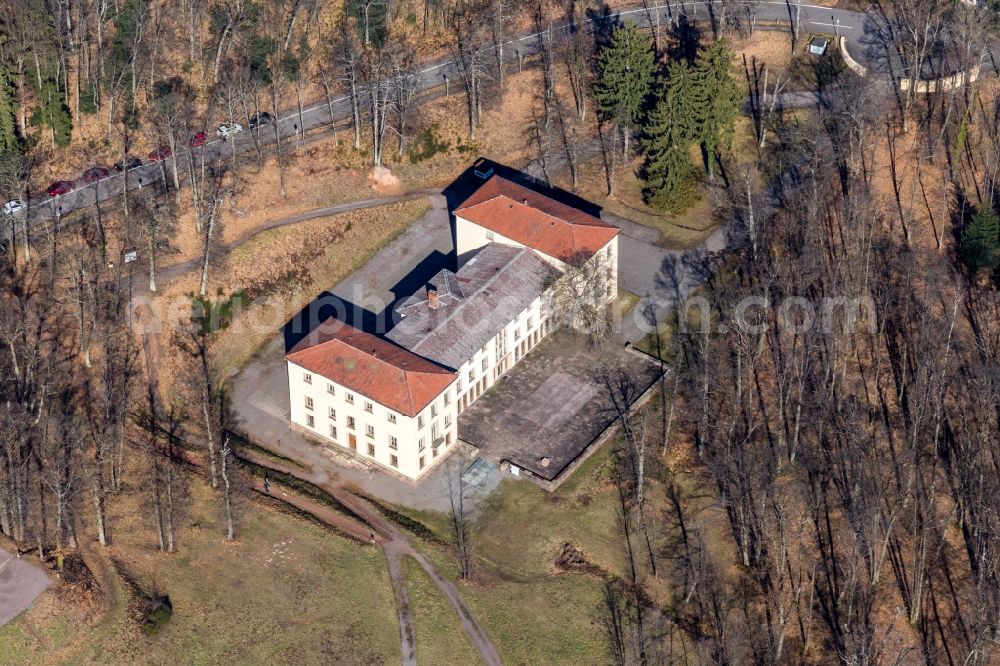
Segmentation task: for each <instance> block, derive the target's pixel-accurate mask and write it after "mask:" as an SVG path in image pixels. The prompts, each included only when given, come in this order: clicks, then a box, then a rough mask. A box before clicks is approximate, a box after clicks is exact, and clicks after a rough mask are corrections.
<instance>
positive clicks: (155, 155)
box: [146, 146, 174, 162]
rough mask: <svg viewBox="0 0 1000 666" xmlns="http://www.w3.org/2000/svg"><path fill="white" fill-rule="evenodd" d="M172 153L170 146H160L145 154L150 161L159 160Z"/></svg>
mask: <svg viewBox="0 0 1000 666" xmlns="http://www.w3.org/2000/svg"><path fill="white" fill-rule="evenodd" d="M173 154H174V152H173V151H172V150H170V146H160V147H159V148H157V149H156V150H154V151H153V152H151V153H150V154H149V155H146V157H148V158H149V160H150V161H151V162H159V161H160V160H165V159H167V158H168V157H170V156H171V155H173Z"/></svg>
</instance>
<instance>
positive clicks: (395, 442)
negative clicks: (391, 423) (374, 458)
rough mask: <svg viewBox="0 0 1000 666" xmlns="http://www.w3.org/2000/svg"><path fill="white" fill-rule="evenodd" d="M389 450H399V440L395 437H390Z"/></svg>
mask: <svg viewBox="0 0 1000 666" xmlns="http://www.w3.org/2000/svg"><path fill="white" fill-rule="evenodd" d="M389 448H390V449H392V450H393V451H395V450H397V449H398V448H399V440H398V439H396V436H395V435H390V436H389Z"/></svg>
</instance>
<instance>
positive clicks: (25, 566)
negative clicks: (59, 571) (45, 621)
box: [0, 549, 51, 661]
mask: <svg viewBox="0 0 1000 666" xmlns="http://www.w3.org/2000/svg"><path fill="white" fill-rule="evenodd" d="M50 582H51V581H50V580H49V577H48V575H47V574H46V573H45V572H44V571H43V570H42V569H41V568H39V567H37V566H35V565H34V564H29V563H28V561H27V560H22V559H19V558H16V557H14V556H13V555H12V554H10V553H8V552H7V551H6V550H2V549H0V627H2V626H3V625H5V624H7V623H8V622H10V621H11V620H13V619H14V618H15V617H17V616H18V615H19V614H20V613H21V611H23V610H24V609H25V608H27V607H28V606H30V605H31V604H32V602H33V601H34V600H35V599H36V598H37V597H38V595H39V594H41V593H42V592H43V591H44V590H45V588H47V587H48V586H49V584H50ZM0 661H2V658H0Z"/></svg>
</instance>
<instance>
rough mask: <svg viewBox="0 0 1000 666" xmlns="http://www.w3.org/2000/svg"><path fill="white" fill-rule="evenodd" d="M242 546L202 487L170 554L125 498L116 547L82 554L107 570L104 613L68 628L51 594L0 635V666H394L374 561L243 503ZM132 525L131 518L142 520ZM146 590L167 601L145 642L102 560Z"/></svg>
mask: <svg viewBox="0 0 1000 666" xmlns="http://www.w3.org/2000/svg"><path fill="white" fill-rule="evenodd" d="M240 504H241V517H240V525H241V529H240V537H239V540H238V541H237V542H236V543H233V544H228V543H226V542H225V540H224V538H223V534H224V530H223V525H222V521H221V520H220V519H219V516H218V511H217V507H218V500H217V498H216V497H215V496H214V495H213V493H212V492H211V490H210V489H209V488H208V487H207V484H205V483H203V482H202V481H201V480H200V479H198V480H196V481H195V482H194V483H193V484H192V487H191V488H190V492H189V498H188V508H187V510H186V511H185V515H184V518H183V520H181V521H179V524H178V533H177V538H178V552H177V553H175V554H173V555H164V554H161V553H159V552H158V551H157V550H156V549H155V535H154V533H153V532H152V530H151V529H148V528H147V526H145V525H142V524H133V525H129V526H128V529H126V526H125V524H124V523H125V521H130V520H132V521H134V520H135V518H129V517H128V516H133V517H142V518H145V517H146V516H147V513H148V512H144V511H142V510H141V508H140V507H139V506H137V503H136V502H134V501H131V500H130V499H129V498H125V499H123V500H122V501H121V502H120V503H119V504H118V505H116V506H115V507H114V509H115V511H114V514H115V515H114V518H115V520H116V521H117V522H115V523H112V526H113V529H114V526H115V525H117V526H118V528H117V530H116V531H115V534H116V535H118V539H117V541H116V542H115V543H114V544H113V545H112V546H111V547H110V548H109V549H107V550H106V551H98V549H99V546H97V545H90V546H89V548H90V549H91V550H92V551H94V552H95V553H97V555H96V558H97V559H98V560H99V561H102V562H104V563H105V564H106V567H105V568H106V573H108V574H109V576H110V579H111V584H112V588H113V591H112V597H113V598H114V599H115V603H114V604H113V606H112V608H111V609H110V610H109V611H107V612H104V613H101V614H99V615H98V617H96V618H95V619H94V620H92V621H90V622H84V621H80V620H79V619H73V620H70V621H67V619H66V618H67V617H70V618H72V617H73V610H72V608H69V609H67V608H66V606H65V603H64V602H63V601H61V600H60V597H59V595H58V594H57V593H56V592H52V591H50V592H46V593H45V594H44V595H43V597H42V598H41V599H40V602H39V604H38V605H36V607H35V608H33V609H31V610H29V611H28V612H26V613H25V614H23V615H22V616H21V617H19V618H18V619H16V620H15V621H14V622H12V623H10V624H8V625H7V626H5V627H3V628H0V655H2V657H0V661H2V662H3V663H4V664H32V665H34V664H39V663H46V664H81V663H147V664H219V663H249V664H257V663H336V664H395V663H399V659H400V655H399V638H398V629H397V621H396V612H395V602H394V599H393V595H392V589H391V586H390V584H389V578H388V573H387V572H386V569H385V561H384V559H383V556H382V554H381V552H380V551H378V550H376V549H374V548H370V547H367V546H359V545H357V544H355V543H353V542H350V541H347V540H344V539H341V538H340V537H337V536H335V535H333V534H331V533H330V532H328V531H326V530H324V529H322V528H321V527H319V526H316V525H313V524H311V523H308V522H305V521H303V520H300V519H297V518H290V517H289V516H288V515H286V514H283V513H280V512H278V511H277V510H273V509H270V508H265V507H262V506H259V505H257V504H254V503H251V502H249V501H246V500H243V501H241V502H240ZM142 518H140V519H142ZM112 559H114V560H115V561H117V562H118V563H119V565H118V566H119V569H120V570H121V571H124V572H127V575H128V576H129V577H130V578H132V579H133V580H134V581H135V582H136V583H137V584H138V585H139V586H140V587H141V588H142V589H143V590H144V591H146V592H151V591H153V590H156V591H158V592H159V593H161V594H166V595H168V596H169V597H170V601H171V604H172V606H173V616H172V617H171V619H169V620H168V621H167V622H166V623H165V624H164V625H163V626H162V628H161V629H160V631H159V632H158V633H156V634H155V635H146V634H144V633H143V632H142V631H141V630H140V629H139V627H138V626H137V624H136V622H135V620H134V619H133V617H132V615H131V613H130V612H129V611H128V606H129V601H130V592H128V591H127V590H128V586H126V585H125V584H124V582H123V579H122V578H121V577H120V576H118V575H116V574H115V573H114V567H113V566H112V564H111V560H112Z"/></svg>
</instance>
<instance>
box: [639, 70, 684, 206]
mask: <svg viewBox="0 0 1000 666" xmlns="http://www.w3.org/2000/svg"><path fill="white" fill-rule="evenodd" d="M691 85H692V76H691V70H690V68H689V67H688V66H687V65H686V64H684V63H681V62H678V63H674V64H673V65H671V67H670V70H669V78H668V79H667V84H666V90H665V92H664V95H663V97H662V98H661V99H660V101H659V102H658V103H657V105H656V108H654V109H653V111H652V112H651V113H650V114H649V120H648V122H647V124H646V127H645V134H646V137H645V138H644V139H643V148H644V150H645V154H646V163H645V165H644V167H643V180H644V181H645V187H644V188H643V195H644V197H645V199H646V203H648V204H649V205H650V206H652V207H653V208H656V209H658V210H661V211H664V212H673V213H679V212H681V211H683V210H684V209H685V208H687V207H688V206H690V205H691V203H692V202H693V201H694V199H695V191H694V188H695V182H694V174H693V173H692V169H691V152H690V149H691V145H692V143H693V142H694V140H695V138H696V135H695V134H694V130H695V129H696V128H695V127H694V126H693V125H692V123H691V122H690V120H691V117H692V116H691V112H690V108H689V95H690V93H691Z"/></svg>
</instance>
